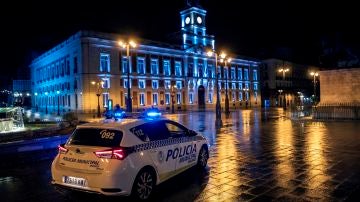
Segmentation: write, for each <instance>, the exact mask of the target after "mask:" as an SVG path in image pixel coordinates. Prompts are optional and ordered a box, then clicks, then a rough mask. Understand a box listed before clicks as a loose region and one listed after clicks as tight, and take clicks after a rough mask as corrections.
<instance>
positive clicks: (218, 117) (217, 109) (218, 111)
mask: <svg viewBox="0 0 360 202" xmlns="http://www.w3.org/2000/svg"><path fill="white" fill-rule="evenodd" d="M207 55H208V56H209V57H211V56H212V55H214V57H215V73H216V77H215V79H216V81H215V82H216V107H215V115H216V119H215V124H216V126H217V127H221V126H222V120H221V106H220V94H219V72H218V65H217V61H218V54H217V53H216V52H214V51H209V52H207Z"/></svg>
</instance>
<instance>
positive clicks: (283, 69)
mask: <svg viewBox="0 0 360 202" xmlns="http://www.w3.org/2000/svg"><path fill="white" fill-rule="evenodd" d="M288 71H289V68H286V69H285V68H280V69H279V72H282V75H283V80H285V73H286V72H288Z"/></svg>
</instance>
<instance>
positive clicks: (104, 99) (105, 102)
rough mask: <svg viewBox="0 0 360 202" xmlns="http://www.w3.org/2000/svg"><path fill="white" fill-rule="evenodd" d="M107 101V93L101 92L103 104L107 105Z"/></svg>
mask: <svg viewBox="0 0 360 202" xmlns="http://www.w3.org/2000/svg"><path fill="white" fill-rule="evenodd" d="M108 101H109V93H103V106H104V107H107V105H108Z"/></svg>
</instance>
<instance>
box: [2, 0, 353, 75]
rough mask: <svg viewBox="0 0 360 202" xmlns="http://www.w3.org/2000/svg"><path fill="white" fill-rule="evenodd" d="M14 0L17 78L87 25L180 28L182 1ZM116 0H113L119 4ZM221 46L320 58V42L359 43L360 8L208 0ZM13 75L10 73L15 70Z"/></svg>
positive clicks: (11, 43) (8, 44)
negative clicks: (42, 55) (44, 53)
mask: <svg viewBox="0 0 360 202" xmlns="http://www.w3.org/2000/svg"><path fill="white" fill-rule="evenodd" d="M24 2H25V3H23V2H20V1H17V2H16V1H11V2H7V3H10V4H8V5H2V9H1V10H2V11H1V12H0V19H1V27H2V28H1V35H2V36H3V37H2V44H1V51H2V53H1V64H0V67H1V70H2V71H3V72H4V74H2V76H3V77H4V76H7V78H16V77H15V75H17V72H23V71H18V69H19V68H20V69H21V68H26V67H27V66H28V65H29V64H30V61H31V59H32V58H33V57H34V56H37V55H39V54H40V53H43V52H44V51H46V50H48V49H49V48H51V47H53V46H54V45H56V44H58V43H60V42H61V41H63V40H64V39H66V38H68V37H69V36H70V35H72V34H74V33H75V32H77V31H78V30H81V29H90V30H95V31H102V32H110V33H123V34H128V33H130V34H133V35H136V36H138V37H142V38H145V39H151V40H157V41H169V40H171V38H173V36H174V35H175V34H176V33H178V32H179V30H180V16H179V11H180V10H182V9H183V8H185V1H184V0H154V1H149V0H142V1H140V0H131V1H123V0H118V1H108V0H102V1H95V2H93V1H91V2H90V1H81V3H80V2H79V1H74V0H73V1H67V0H63V1H55V0H54V1H43V2H42V1H36V3H34V2H30V1H24ZM114 2H115V3H114ZM200 4H201V5H202V6H203V7H204V8H205V9H206V10H207V11H208V13H207V20H206V23H207V32H208V34H212V35H215V39H216V46H217V48H218V49H222V48H223V49H226V50H228V52H231V53H234V54H239V55H244V56H249V57H256V58H260V59H263V58H269V57H279V58H283V59H288V60H292V61H295V62H299V63H305V64H315V65H316V64H318V62H319V60H318V58H319V55H320V54H321V53H322V52H321V47H322V41H323V40H324V39H325V40H327V44H328V45H327V46H329V44H330V46H331V44H337V43H338V42H339V43H341V44H345V46H350V47H353V48H357V47H359V44H360V43H359V41H360V39H359V37H360V34H359V33H360V32H359V31H356V30H355V29H358V28H357V26H358V24H359V19H360V17H358V14H357V13H358V11H356V9H357V8H358V7H357V6H355V5H354V4H355V3H346V2H345V1H341V2H340V3H339V2H337V3H336V4H335V3H331V2H330V1H326V3H316V4H314V3H313V2H312V3H311V2H306V1H284V2H279V1H276V2H275V1H255V0H251V1H248V0H247V1H245V0H221V1H220V0H211V1H210V0H202V1H200ZM11 76H12V77H11Z"/></svg>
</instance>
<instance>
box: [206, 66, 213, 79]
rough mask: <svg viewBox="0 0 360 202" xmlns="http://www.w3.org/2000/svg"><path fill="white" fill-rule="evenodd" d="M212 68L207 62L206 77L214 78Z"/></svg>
mask: <svg viewBox="0 0 360 202" xmlns="http://www.w3.org/2000/svg"><path fill="white" fill-rule="evenodd" d="M212 69H213V66H212V65H210V64H208V66H207V69H206V71H207V77H209V78H214V75H213V74H212Z"/></svg>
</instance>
